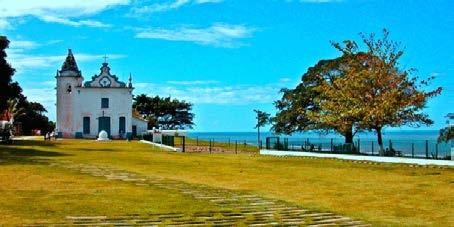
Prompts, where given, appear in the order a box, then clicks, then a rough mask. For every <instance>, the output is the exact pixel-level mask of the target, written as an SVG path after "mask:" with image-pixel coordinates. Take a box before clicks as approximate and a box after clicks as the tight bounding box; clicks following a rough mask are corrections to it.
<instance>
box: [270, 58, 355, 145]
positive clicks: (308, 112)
mask: <svg viewBox="0 0 454 227" xmlns="http://www.w3.org/2000/svg"><path fill="white" fill-rule="evenodd" d="M348 57H349V56H348V55H343V56H341V57H338V58H335V59H328V60H321V61H319V62H318V63H317V64H316V65H314V66H313V67H310V68H309V69H308V70H307V72H306V73H305V74H304V75H303V76H302V79H301V83H300V84H299V85H298V86H297V87H296V88H295V89H282V90H281V92H282V93H283V96H282V98H281V99H280V100H278V101H276V102H275V106H276V108H277V109H278V112H277V114H276V116H275V117H274V118H273V123H274V125H273V130H274V131H275V132H277V133H284V134H291V133H293V132H301V131H309V130H318V131H324V132H329V131H336V132H338V133H340V134H341V135H343V136H344V137H345V143H353V136H354V135H355V133H356V128H355V124H356V122H357V121H358V119H357V116H356V115H353V114H351V113H350V112H349V111H344V110H342V109H336V108H335V107H334V108H331V106H328V105H326V103H329V102H330V100H327V99H330V98H331V97H330V96H326V95H324V92H325V90H327V89H336V86H337V85H336V83H335V81H336V80H337V79H338V78H342V77H345V75H346V74H347V73H348V72H349V66H348V63H349V60H348V59H347V58H348ZM328 107H329V108H328ZM341 110H342V111H343V112H340V111H341Z"/></svg>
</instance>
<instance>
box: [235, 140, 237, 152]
mask: <svg viewBox="0 0 454 227" xmlns="http://www.w3.org/2000/svg"><path fill="white" fill-rule="evenodd" d="M237 152H238V140H235V154H237Z"/></svg>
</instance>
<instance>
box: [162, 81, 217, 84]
mask: <svg viewBox="0 0 454 227" xmlns="http://www.w3.org/2000/svg"><path fill="white" fill-rule="evenodd" d="M167 83H168V84H175V85H206V84H218V83H219V81H216V80H170V81H167Z"/></svg>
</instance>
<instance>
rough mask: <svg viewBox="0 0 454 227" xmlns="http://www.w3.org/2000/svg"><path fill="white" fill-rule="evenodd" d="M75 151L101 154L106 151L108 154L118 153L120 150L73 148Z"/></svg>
mask: <svg viewBox="0 0 454 227" xmlns="http://www.w3.org/2000/svg"><path fill="white" fill-rule="evenodd" d="M74 150H75V151H93V152H94V151H98V152H103V151H108V152H118V151H121V150H118V149H112V148H74Z"/></svg>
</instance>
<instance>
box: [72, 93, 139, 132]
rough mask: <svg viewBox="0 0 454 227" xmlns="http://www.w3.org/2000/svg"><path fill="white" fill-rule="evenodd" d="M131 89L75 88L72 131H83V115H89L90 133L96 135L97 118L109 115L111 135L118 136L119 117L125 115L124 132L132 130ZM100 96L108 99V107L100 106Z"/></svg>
mask: <svg viewBox="0 0 454 227" xmlns="http://www.w3.org/2000/svg"><path fill="white" fill-rule="evenodd" d="M131 92H132V89H130V88H85V87H81V88H78V89H76V91H75V92H73V93H74V95H75V102H74V107H73V122H74V123H73V124H74V129H75V131H74V132H83V117H90V134H89V135H84V137H91V138H95V137H96V136H97V135H98V118H99V117H102V116H105V117H110V131H111V136H112V137H118V136H119V123H120V120H119V118H120V117H125V120H126V122H125V123H126V132H125V133H127V132H132V122H131V120H132V112H131V108H132V94H131ZM101 98H108V99H109V108H101Z"/></svg>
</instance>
